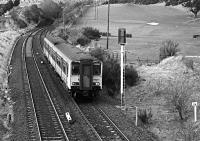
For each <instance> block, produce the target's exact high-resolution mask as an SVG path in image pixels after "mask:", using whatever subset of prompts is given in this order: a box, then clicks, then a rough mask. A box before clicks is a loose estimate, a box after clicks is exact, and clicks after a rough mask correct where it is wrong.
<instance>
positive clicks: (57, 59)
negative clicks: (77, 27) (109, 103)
mask: <svg viewBox="0 0 200 141" xmlns="http://www.w3.org/2000/svg"><path fill="white" fill-rule="evenodd" d="M42 50H43V54H44V56H45V58H46V59H47V60H48V61H49V63H50V64H51V66H52V67H53V68H54V70H55V71H56V73H57V74H58V75H59V76H60V78H61V80H62V81H63V82H64V85H65V86H66V88H67V89H68V92H69V94H71V96H72V97H73V98H78V97H80V96H88V97H92V98H93V97H95V96H97V95H98V94H99V92H100V91H101V90H102V71H103V63H102V61H100V60H98V59H97V58H95V57H93V56H91V55H90V53H88V52H83V51H82V50H80V49H79V48H78V47H76V46H73V45H71V44H69V43H67V42H66V41H64V40H63V39H61V38H59V37H51V36H46V37H45V38H44V44H43V48H42Z"/></svg>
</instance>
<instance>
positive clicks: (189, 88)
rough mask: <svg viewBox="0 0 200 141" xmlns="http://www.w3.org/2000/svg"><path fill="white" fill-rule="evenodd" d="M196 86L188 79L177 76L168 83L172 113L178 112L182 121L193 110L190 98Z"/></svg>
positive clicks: (167, 91)
mask: <svg viewBox="0 0 200 141" xmlns="http://www.w3.org/2000/svg"><path fill="white" fill-rule="evenodd" d="M194 85H195V84H194V83H193V82H192V81H191V80H189V79H188V77H183V76H181V77H180V76H177V77H175V78H174V79H173V80H170V81H169V82H168V87H166V89H165V90H166V93H167V95H166V99H167V101H168V104H169V107H171V110H172V111H177V112H178V114H179V117H180V119H181V120H184V119H187V118H188V116H189V113H190V110H191V106H190V103H191V101H190V97H191V95H192V92H193V91H194V87H195V86H194Z"/></svg>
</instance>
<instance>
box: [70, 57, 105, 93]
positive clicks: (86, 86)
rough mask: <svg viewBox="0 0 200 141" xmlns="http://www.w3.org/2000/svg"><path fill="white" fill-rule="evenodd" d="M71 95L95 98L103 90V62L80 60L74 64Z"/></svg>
mask: <svg viewBox="0 0 200 141" xmlns="http://www.w3.org/2000/svg"><path fill="white" fill-rule="evenodd" d="M71 66H72V69H71V70H72V76H71V93H72V96H73V97H77V96H78V95H81V96H89V97H94V96H96V95H98V94H99V91H100V90H101V89H102V62H100V61H94V60H88V59H84V60H80V61H79V62H72V65H71Z"/></svg>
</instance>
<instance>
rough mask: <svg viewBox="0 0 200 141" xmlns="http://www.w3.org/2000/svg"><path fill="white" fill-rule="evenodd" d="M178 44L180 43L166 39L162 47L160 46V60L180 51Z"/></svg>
mask: <svg viewBox="0 0 200 141" xmlns="http://www.w3.org/2000/svg"><path fill="white" fill-rule="evenodd" d="M178 45H179V44H178V43H176V42H174V41H172V40H166V41H164V42H163V43H162V47H161V48H160V61H161V60H163V59H165V58H167V57H170V56H175V55H176V54H177V53H178V52H179V51H180V49H179V48H178Z"/></svg>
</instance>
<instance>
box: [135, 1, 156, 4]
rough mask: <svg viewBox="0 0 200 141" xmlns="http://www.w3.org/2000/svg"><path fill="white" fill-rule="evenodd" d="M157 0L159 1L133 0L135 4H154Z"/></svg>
mask: <svg viewBox="0 0 200 141" xmlns="http://www.w3.org/2000/svg"><path fill="white" fill-rule="evenodd" d="M158 2H160V0H135V3H136V4H145V5H148V4H156V3H158Z"/></svg>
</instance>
